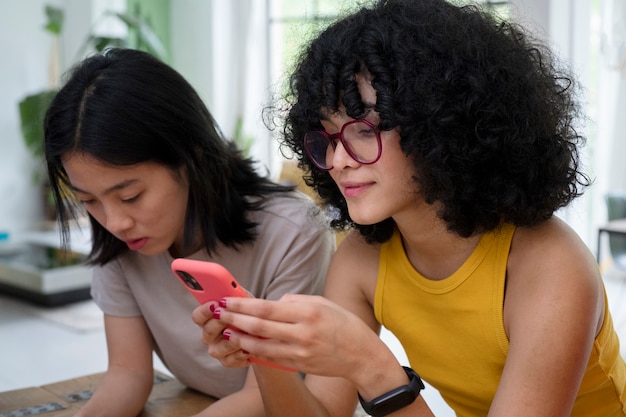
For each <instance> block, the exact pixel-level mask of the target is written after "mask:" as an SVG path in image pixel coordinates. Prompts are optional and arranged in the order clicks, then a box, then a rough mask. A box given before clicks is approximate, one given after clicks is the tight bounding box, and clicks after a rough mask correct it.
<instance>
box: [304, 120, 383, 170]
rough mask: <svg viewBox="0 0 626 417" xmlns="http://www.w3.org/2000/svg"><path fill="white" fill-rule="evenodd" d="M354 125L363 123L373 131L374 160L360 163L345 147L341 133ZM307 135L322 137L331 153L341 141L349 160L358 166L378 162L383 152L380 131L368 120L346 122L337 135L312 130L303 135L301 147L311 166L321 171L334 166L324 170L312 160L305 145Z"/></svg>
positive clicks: (348, 148)
mask: <svg viewBox="0 0 626 417" xmlns="http://www.w3.org/2000/svg"><path fill="white" fill-rule="evenodd" d="M355 123H365V124H366V125H367V126H369V127H370V128H372V129H373V130H374V133H375V134H376V143H377V144H378V153H377V156H376V158H375V159H374V160H373V161H362V160H360V159H359V158H358V156H357V155H356V154H355V153H354V152H353V151H352V150H351V149H350V147H349V146H346V142H345V141H344V139H343V132H344V130H345V129H346V127H347V126H350V125H353V124H355ZM309 133H319V134H321V135H322V136H324V137H325V138H326V139H327V140H328V142H329V143H330V146H332V148H333V152H335V150H336V149H337V142H339V141H341V145H342V146H343V148H344V149H345V150H346V152H347V153H348V155H350V158H352V159H354V160H355V161H356V162H358V163H359V164H362V165H372V164H375V163H376V162H378V160H379V159H380V156H381V155H382V151H383V144H382V141H381V139H380V129H379V128H378V127H377V126H376V125H375V124H374V123H372V122H370V121H369V120H366V119H354V120H350V121H349V122H346V123H344V124H343V126H341V129H340V130H339V132H337V133H333V134H329V133H328V132H326V131H325V130H312V131H309V132H307V133H306V134H305V135H304V139H303V140H302V141H303V145H304V146H303V147H304V151H305V152H306V154H307V156H308V157H309V159H310V160H311V162H313V165H315V166H316V167H317V168H319V169H321V170H322V171H330V170H331V169H333V168H334V166H331V167H329V168H324V167H322V166H320V165H319V164H318V163H317V162H316V161H315V158H313V156H312V155H311V152H310V151H309V149H308V147H307V145H306V143H307V142H306V138H307V136H308V135H309Z"/></svg>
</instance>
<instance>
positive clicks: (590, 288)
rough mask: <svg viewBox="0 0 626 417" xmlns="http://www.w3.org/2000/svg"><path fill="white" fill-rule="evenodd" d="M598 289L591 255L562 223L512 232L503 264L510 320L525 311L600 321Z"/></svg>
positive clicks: (555, 221)
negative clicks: (583, 314) (572, 314)
mask: <svg viewBox="0 0 626 417" xmlns="http://www.w3.org/2000/svg"><path fill="white" fill-rule="evenodd" d="M602 288H603V287H602V280H601V276H600V272H599V269H598V266H597V262H596V260H595V258H594V256H593V254H592V253H591V251H590V250H589V249H588V248H587V246H586V245H585V243H584V242H583V241H582V240H581V239H580V237H579V236H578V235H577V234H576V232H575V231H574V230H573V229H572V228H571V227H569V226H568V225H567V224H565V223H564V222H563V221H562V220H560V219H558V218H556V217H554V218H552V219H550V220H547V221H545V222H542V223H540V224H538V225H537V226H533V227H529V228H526V227H519V228H517V229H516V231H515V235H514V236H513V241H512V243H511V250H510V254H509V260H508V264H507V287H506V302H505V314H506V312H508V313H509V319H511V318H512V317H511V313H513V315H516V314H515V312H519V315H517V316H519V317H520V318H521V317H522V316H524V314H527V313H528V311H529V310H530V311H535V312H536V313H540V312H542V311H543V312H544V313H545V314H549V313H548V312H550V313H555V312H556V313H558V312H559V311H561V312H566V311H581V312H586V313H590V315H589V317H593V318H596V319H598V320H601V317H602V315H603V312H604V296H603V294H604V293H603V289H602ZM524 312H526V313H524ZM556 313H555V314H556ZM521 320H524V319H523V318H521ZM600 324H601V323H600ZM598 328H599V327H598Z"/></svg>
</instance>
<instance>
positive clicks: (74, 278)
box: [0, 226, 91, 305]
mask: <svg viewBox="0 0 626 417" xmlns="http://www.w3.org/2000/svg"><path fill="white" fill-rule="evenodd" d="M50 248H52V249H60V248H61V235H60V232H59V230H58V229H53V230H43V231H30V232H26V233H22V234H21V235H19V236H16V238H15V239H13V240H11V241H9V242H3V243H2V244H0V289H1V290H2V291H4V292H8V293H13V294H16V295H19V296H23V297H25V298H30V299H32V300H34V301H36V302H39V303H42V304H48V305H56V304H65V303H67V302H72V301H78V300H81V299H85V298H89V289H90V286H91V268H90V267H89V266H87V265H83V264H78V265H68V266H53V267H48V266H47V265H48V262H49V259H48V258H49V256H48V252H49V249H50ZM68 249H69V250H70V251H71V252H73V253H75V254H79V255H87V254H89V252H90V250H91V233H90V229H89V226H83V227H80V228H79V227H76V228H72V229H70V247H69V248H68Z"/></svg>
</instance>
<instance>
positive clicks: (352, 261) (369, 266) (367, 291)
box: [324, 230, 380, 326]
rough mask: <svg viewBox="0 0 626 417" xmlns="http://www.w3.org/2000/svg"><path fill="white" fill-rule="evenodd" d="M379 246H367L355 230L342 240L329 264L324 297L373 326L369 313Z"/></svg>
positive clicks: (374, 288) (370, 311)
mask: <svg viewBox="0 0 626 417" xmlns="http://www.w3.org/2000/svg"><path fill="white" fill-rule="evenodd" d="M379 255H380V244H370V243H367V242H366V241H365V239H364V238H363V236H361V234H360V233H359V232H357V231H355V230H353V231H351V232H350V233H348V234H347V235H346V237H345V238H344V239H343V240H342V242H341V244H340V245H339V247H338V248H337V252H336V253H335V255H334V256H333V259H332V261H331V264H330V267H329V270H328V276H327V279H326V288H325V291H324V294H325V296H326V297H327V298H329V299H331V300H332V301H334V302H337V303H338V304H341V305H343V306H344V307H346V308H348V309H349V310H351V311H352V312H354V313H356V314H358V315H359V317H361V318H362V319H363V320H365V321H366V322H368V324H369V325H370V326H376V320H375V318H374V313H373V304H374V293H375V290H376V281H377V278H378V263H379Z"/></svg>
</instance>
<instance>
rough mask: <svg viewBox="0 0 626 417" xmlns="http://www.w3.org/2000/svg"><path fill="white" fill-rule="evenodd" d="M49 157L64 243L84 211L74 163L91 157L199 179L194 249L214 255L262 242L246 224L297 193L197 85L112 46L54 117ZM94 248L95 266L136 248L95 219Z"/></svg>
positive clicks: (63, 98) (192, 216)
mask: <svg viewBox="0 0 626 417" xmlns="http://www.w3.org/2000/svg"><path fill="white" fill-rule="evenodd" d="M44 130H45V145H44V150H45V158H46V163H47V169H48V175H49V178H50V183H51V187H52V192H53V195H54V198H55V202H56V206H57V211H58V221H59V224H60V226H61V230H62V236H63V242H64V244H65V245H67V244H68V243H69V233H68V232H69V221H70V219H71V218H75V217H76V215H77V209H78V207H77V206H76V204H74V203H72V201H71V199H67V198H65V197H64V196H65V195H66V194H67V189H68V187H69V180H68V177H67V173H66V172H65V170H64V168H63V163H62V159H63V157H64V156H66V155H68V154H71V153H77V154H85V155H89V156H91V157H93V158H96V159H97V160H100V161H102V162H104V163H106V164H110V165H113V166H129V165H135V164H140V163H143V162H155V163H158V164H162V165H163V166H166V167H168V168H170V169H171V170H172V171H173V172H177V171H179V170H180V169H181V168H184V169H185V170H186V172H187V174H188V178H189V199H188V202H187V213H186V218H185V230H184V239H183V240H184V246H185V248H186V249H191V248H193V245H194V244H197V242H198V241H202V243H203V245H204V247H205V248H206V250H207V251H208V252H209V253H211V252H213V251H214V250H215V249H216V247H217V244H218V242H222V243H223V244H224V245H226V246H231V247H237V245H239V244H243V243H246V242H250V241H253V240H254V238H255V237H256V235H255V232H254V228H255V226H256V224H255V223H253V222H250V221H249V220H247V218H246V212H247V211H249V210H259V209H261V208H262V206H263V202H264V197H265V196H267V195H268V194H271V193H274V192H289V191H292V190H293V187H289V186H283V185H279V184H276V183H274V182H272V181H271V180H270V179H269V178H268V177H267V176H262V175H260V174H259V173H258V172H257V171H256V170H255V167H254V161H253V160H252V159H250V158H246V157H244V156H243V154H242V153H241V151H240V150H239V149H238V148H237V147H236V146H235V145H234V143H232V142H231V141H228V140H226V139H225V138H224V136H223V135H222V133H221V132H220V130H219V128H218V126H217V125H216V123H215V120H214V119H213V117H212V115H211V114H210V112H209V110H208V109H207V108H206V106H205V105H204V103H203V102H202V100H201V99H200V97H199V96H198V94H197V93H196V91H195V90H194V89H193V87H192V86H191V85H190V84H189V83H188V82H187V81H186V80H185V79H184V78H183V77H182V76H181V75H180V74H179V73H178V72H176V71H175V70H174V69H173V68H171V67H170V66H168V65H166V64H165V63H163V62H161V61H160V60H158V59H157V58H155V57H154V56H152V55H150V54H148V53H145V52H141V51H137V50H132V49H109V50H107V51H105V52H104V53H100V54H96V55H93V56H90V57H88V58H86V59H85V60H83V61H82V62H80V63H79V64H78V65H77V66H76V67H74V68H73V69H72V70H71V72H70V73H69V79H68V81H67V82H66V83H65V85H64V86H63V88H62V89H61V90H60V91H59V92H58V93H57V95H56V96H55V98H54V99H53V101H52V104H51V105H50V107H49V109H48V111H47V114H46V117H45V126H44ZM89 219H90V222H91V227H92V232H93V246H92V249H91V253H90V255H89V257H88V262H90V263H92V264H99V265H103V264H105V263H107V262H109V261H110V260H112V259H114V258H116V257H117V256H119V255H120V254H122V253H124V252H126V251H128V248H127V246H126V245H125V244H124V243H123V242H121V241H120V240H118V239H117V238H116V237H115V236H113V235H112V234H111V233H109V232H108V231H107V230H106V229H105V228H104V227H103V226H102V225H100V224H99V223H98V222H97V221H96V220H95V219H94V218H93V217H91V216H89Z"/></svg>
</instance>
